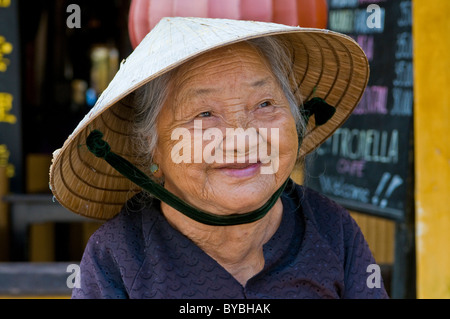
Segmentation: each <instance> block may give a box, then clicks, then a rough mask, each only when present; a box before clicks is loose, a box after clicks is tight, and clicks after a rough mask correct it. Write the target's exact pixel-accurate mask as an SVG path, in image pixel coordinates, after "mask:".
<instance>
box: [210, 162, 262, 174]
mask: <svg viewBox="0 0 450 319" xmlns="http://www.w3.org/2000/svg"><path fill="white" fill-rule="evenodd" d="M261 165H262V164H261V162H259V161H258V162H256V163H230V164H224V165H221V166H219V167H217V168H216V169H218V170H220V171H221V172H222V173H224V174H225V175H228V176H231V177H250V176H253V175H256V174H259V170H260V167H261Z"/></svg>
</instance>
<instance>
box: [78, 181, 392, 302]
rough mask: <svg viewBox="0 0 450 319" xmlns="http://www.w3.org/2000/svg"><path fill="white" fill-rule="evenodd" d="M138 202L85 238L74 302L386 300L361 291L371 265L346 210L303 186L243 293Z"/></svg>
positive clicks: (155, 204) (367, 288)
mask: <svg viewBox="0 0 450 319" xmlns="http://www.w3.org/2000/svg"><path fill="white" fill-rule="evenodd" d="M142 198H143V197H142V196H140V195H137V196H135V197H134V198H132V199H131V200H129V201H128V202H127V203H126V204H125V205H124V207H123V209H122V211H121V212H120V214H118V215H117V216H116V217H115V218H113V219H111V220H109V221H108V222H106V223H105V224H103V225H102V226H101V227H100V228H99V229H98V230H97V231H96V232H95V233H94V234H93V235H92V237H91V238H90V240H89V242H88V244H87V247H86V250H85V252H84V255H83V258H82V260H81V265H80V267H81V271H80V276H81V278H80V288H74V289H73V293H72V297H73V298H183V299H185V298H196V299H199V298H200V299H207V298H220V299H224V298H225V299H228V298H387V297H388V296H387V294H386V291H385V289H384V286H383V281H382V279H381V287H380V288H377V287H373V284H372V285H370V284H369V285H368V278H369V276H370V275H371V274H372V271H368V268H367V267H368V266H369V265H370V264H375V260H374V258H373V256H372V254H371V252H370V250H369V247H368V245H367V243H366V241H365V239H364V237H363V234H362V233H361V231H360V229H359V227H358V226H357V224H356V223H355V221H354V220H353V219H352V217H351V216H350V215H349V213H348V212H347V210H345V209H343V208H342V207H340V206H339V205H337V204H336V203H334V202H333V201H331V200H329V199H328V198H326V197H324V196H323V195H321V194H319V193H317V192H315V191H312V190H310V189H308V188H304V187H302V186H298V185H295V184H294V183H293V182H291V183H290V184H289V185H288V187H287V188H286V190H285V191H284V193H283V194H282V196H281V200H282V203H283V217H282V220H281V223H280V226H279V228H278V230H277V231H276V232H275V234H274V235H273V237H272V238H271V239H270V240H269V241H268V242H267V243H266V244H265V245H264V246H263V252H264V259H265V265H264V269H263V270H262V271H261V272H259V273H258V274H256V275H255V276H254V277H252V278H250V279H249V280H248V282H247V284H246V285H245V287H244V286H242V285H241V284H240V283H239V282H238V281H237V280H236V279H234V277H233V276H231V275H230V274H229V273H228V272H227V271H226V270H225V269H224V268H223V267H222V266H221V265H219V264H218V263H217V262H216V261H215V260H214V259H212V258H211V257H210V256H209V255H207V254H206V253H205V252H204V251H202V250H201V249H200V248H199V247H198V246H197V245H195V244H194V243H193V242H192V241H191V240H190V239H189V238H187V237H186V236H184V235H183V234H181V233H180V232H179V231H177V230H176V229H174V228H173V227H172V226H170V225H169V223H168V222H167V220H166V219H165V217H164V216H163V214H162V213H161V211H160V202H159V201H157V200H155V199H154V200H153V201H152V203H148V204H145V203H144V201H143V200H142ZM369 281H370V279H369ZM371 287H372V288H371Z"/></svg>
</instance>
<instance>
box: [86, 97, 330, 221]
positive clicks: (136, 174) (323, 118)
mask: <svg viewBox="0 0 450 319" xmlns="http://www.w3.org/2000/svg"><path fill="white" fill-rule="evenodd" d="M334 112H335V108H334V107H333V106H331V105H329V104H327V103H326V102H325V101H324V100H323V99H320V98H313V99H311V100H310V101H308V102H306V103H305V104H304V106H303V117H304V119H305V121H306V123H307V122H308V121H309V118H310V117H311V116H312V115H314V116H315V120H316V125H322V124H325V123H326V122H327V121H328V120H329V119H330V118H331V117H332V116H333V115H334ZM102 138H103V133H102V132H100V131H98V130H93V131H92V132H91V133H90V134H89V136H88V137H87V139H86V145H87V147H88V149H89V151H90V152H92V153H93V154H94V155H95V156H97V157H99V158H103V159H104V160H105V161H106V162H108V163H109V164H110V165H111V166H112V167H113V168H114V169H116V170H117V171H118V172H119V173H120V174H122V175H123V176H125V177H126V178H128V179H129V180H130V181H132V182H133V183H135V184H136V185H138V186H140V187H141V188H142V189H145V190H146V191H147V192H149V193H150V194H152V195H153V196H155V197H156V198H157V199H159V200H160V201H163V202H164V203H166V204H167V205H169V206H171V207H173V208H174V209H176V210H177V211H179V212H181V213H182V214H184V215H186V216H187V217H189V218H191V219H193V220H195V221H197V222H200V223H202V224H206V225H212V226H232V225H241V224H248V223H253V222H255V221H257V220H259V219H261V218H263V217H264V216H265V215H266V214H267V213H268V212H269V211H270V209H271V208H272V207H273V205H275V203H276V202H277V200H278V198H279V197H280V196H281V193H283V191H284V189H285V187H286V185H287V184H288V182H289V178H288V179H287V180H286V181H285V182H284V183H283V185H281V187H280V188H279V189H278V190H277V191H276V192H275V193H274V194H273V195H272V197H270V199H269V200H268V201H267V202H266V203H265V204H264V205H263V206H261V207H260V208H258V209H256V210H254V211H251V212H249V213H244V214H233V215H217V214H212V213H208V212H204V211H202V210H199V209H197V208H195V207H193V206H191V205H189V204H188V203H186V202H185V201H183V200H182V199H180V198H178V197H177V196H175V195H174V194H172V193H171V192H169V191H168V190H166V189H165V188H164V187H162V186H161V185H159V184H158V183H156V182H154V181H153V180H152V179H151V178H149V177H148V176H147V175H146V174H145V173H144V172H142V171H141V170H139V169H138V168H137V167H136V166H134V165H133V164H132V163H130V162H129V161H128V160H126V159H125V158H123V157H121V156H119V155H117V154H115V153H113V152H111V147H110V145H109V144H108V143H107V142H106V141H105V140H103V139H102ZM300 145H301V137H300V136H299V146H298V148H299V150H300Z"/></svg>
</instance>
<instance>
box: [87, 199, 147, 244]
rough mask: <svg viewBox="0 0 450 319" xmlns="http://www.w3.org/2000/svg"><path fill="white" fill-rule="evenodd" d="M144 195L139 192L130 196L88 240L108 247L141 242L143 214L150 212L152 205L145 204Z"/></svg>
mask: <svg viewBox="0 0 450 319" xmlns="http://www.w3.org/2000/svg"><path fill="white" fill-rule="evenodd" d="M144 196H145V195H143V194H142V193H139V194H137V195H135V196H133V197H132V198H130V199H129V200H128V201H127V202H126V203H125V204H124V205H123V206H122V209H121V210H120V212H119V213H118V214H117V215H116V216H114V217H113V218H111V219H109V220H107V221H106V222H104V223H103V224H102V225H101V226H100V227H99V228H98V229H97V230H96V231H95V233H94V234H93V235H92V236H91V239H90V241H94V242H95V243H96V244H101V245H102V246H106V248H110V249H117V248H119V247H121V246H124V245H130V244H133V245H136V244H138V243H141V242H143V241H144V238H145V236H144V224H145V221H146V218H145V216H146V215H149V214H151V213H152V206H151V205H148V204H146V199H145V197H144Z"/></svg>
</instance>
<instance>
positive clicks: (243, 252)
mask: <svg viewBox="0 0 450 319" xmlns="http://www.w3.org/2000/svg"><path fill="white" fill-rule="evenodd" d="M161 210H162V212H163V214H164V216H165V217H166V219H167V220H168V222H169V223H170V224H171V225H172V227H174V228H175V229H177V230H178V231H180V232H181V233H182V234H184V235H185V236H186V237H188V238H189V239H190V240H192V241H193V242H194V243H195V244H196V245H197V246H199V247H200V248H201V249H202V250H203V251H204V252H205V253H206V254H208V255H209V256H210V257H212V258H213V259H214V260H216V261H217V262H218V263H219V264H220V265H221V266H222V267H223V268H225V269H226V270H227V271H228V272H229V273H230V274H231V275H233V277H234V278H235V279H236V280H237V281H239V282H240V283H241V284H242V285H243V286H245V284H246V283H247V281H248V280H249V279H250V278H251V277H253V276H254V275H256V274H257V273H258V272H260V271H261V270H262V269H263V268H264V255H263V249H262V248H263V245H264V244H265V243H266V242H267V241H268V240H269V239H270V238H271V237H272V236H273V234H274V233H275V232H276V231H277V229H278V227H279V225H280V222H281V218H282V214H283V204H282V203H281V199H278V201H277V202H276V204H275V205H274V206H273V207H272V209H271V210H270V211H269V212H268V213H267V215H266V216H264V217H263V218H262V219H260V220H258V221H256V222H253V223H250V224H242V225H235V226H210V225H205V224H201V223H198V222H196V221H194V220H192V219H190V218H188V217H186V216H184V215H183V214H181V213H179V212H178V211H176V210H175V209H173V208H172V207H170V206H168V205H167V204H165V203H163V202H162V203H161Z"/></svg>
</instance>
